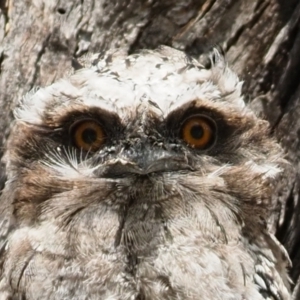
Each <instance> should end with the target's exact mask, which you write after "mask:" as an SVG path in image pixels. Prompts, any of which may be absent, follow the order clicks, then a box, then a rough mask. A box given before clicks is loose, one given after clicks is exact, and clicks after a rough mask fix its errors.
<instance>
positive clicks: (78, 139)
mask: <svg viewBox="0 0 300 300" xmlns="http://www.w3.org/2000/svg"><path fill="white" fill-rule="evenodd" d="M242 85H243V82H242V81H241V80H240V79H239V78H238V76H237V75H236V74H235V73H234V72H233V71H232V70H231V69H230V67H229V66H228V63H227V61H226V58H225V57H224V55H223V54H222V53H221V52H220V51H219V50H217V49H214V50H212V53H211V55H210V64H209V65H207V66H204V65H202V64H201V63H200V62H199V60H198V59H197V58H194V57H190V56H188V55H187V54H186V53H184V52H183V51H180V50H177V49H174V48H171V47H168V46H161V47H159V48H157V49H155V50H146V49H145V50H140V51H138V52H136V53H132V54H127V52H126V51H125V50H124V49H111V50H109V51H107V52H104V53H99V54H95V55H88V56H86V57H85V58H84V59H82V60H81V61H79V62H78V63H77V64H76V68H75V70H74V71H73V72H71V73H68V74H67V75H66V76H65V77H63V78H61V79H59V80H57V81H56V82H54V83H52V84H51V85H49V86H46V87H39V88H35V89H33V90H32V91H30V92H29V93H28V94H27V95H26V96H24V98H23V99H22V100H20V103H19V105H17V107H16V109H15V111H14V116H15V120H14V123H13V125H12V131H11V134H10V136H9V138H8V141H7V143H6V146H5V154H4V157H3V164H4V165H5V170H6V178H7V180H6V183H5V187H4V189H3V191H2V194H1V198H0V299H1V300H4V299H26V300H35V299H78V300H83V299H101V300H121V299H122V300H158V299H160V300H164V299H168V300H182V299H187V300H191V299H197V300H201V299H206V300H207V299H222V300H229V299H230V300H233V299H235V300H237V299H238V300H245V299H255V300H260V299H275V300H285V299H291V281H290V279H289V274H288V272H289V268H290V260H289V257H288V255H287V252H286V250H285V249H284V247H283V246H282V245H281V244H280V242H279V241H278V240H277V239H276V237H275V236H274V235H273V233H272V232H271V230H270V229H269V228H268V220H269V218H270V216H271V214H272V212H273V211H274V209H275V208H274V201H273V200H272V192H273V190H274V188H275V187H276V184H277V181H278V178H280V176H281V175H282V174H283V172H284V170H285V168H286V166H287V165H288V163H287V161H286V160H285V158H284V151H283V150H282V147H281V146H280V145H279V143H278V142H277V141H276V140H275V138H274V137H272V135H271V132H270V131H271V130H270V126H269V123H268V122H267V121H266V120H263V119H261V118H260V117H258V116H257V115H256V114H255V113H254V112H253V111H252V110H251V108H250V107H249V105H248V104H246V103H245V101H244V96H243V93H242Z"/></svg>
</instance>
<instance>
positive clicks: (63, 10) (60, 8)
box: [57, 7, 66, 15]
mask: <svg viewBox="0 0 300 300" xmlns="http://www.w3.org/2000/svg"><path fill="white" fill-rule="evenodd" d="M57 12H58V13H59V14H61V15H64V14H65V13H66V10H65V9H64V8H62V7H59V8H58V9H57Z"/></svg>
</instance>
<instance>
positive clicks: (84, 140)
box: [72, 120, 105, 151]
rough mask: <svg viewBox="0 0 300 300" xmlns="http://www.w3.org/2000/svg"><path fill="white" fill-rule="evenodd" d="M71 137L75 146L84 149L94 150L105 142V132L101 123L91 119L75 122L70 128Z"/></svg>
mask: <svg viewBox="0 0 300 300" xmlns="http://www.w3.org/2000/svg"><path fill="white" fill-rule="evenodd" d="M72 137H73V141H74V144H75V146H76V147H77V148H81V149H83V150H85V151H96V150H98V149H99V148H100V147H101V146H102V145H103V144H104V142H105V134H104V131H103V129H102V127H101V125H100V124H99V123H97V122H95V121H92V120H88V121H82V122H80V123H79V124H76V126H75V128H74V129H73V130H72Z"/></svg>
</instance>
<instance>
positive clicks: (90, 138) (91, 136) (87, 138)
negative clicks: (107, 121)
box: [82, 128, 97, 144]
mask: <svg viewBox="0 0 300 300" xmlns="http://www.w3.org/2000/svg"><path fill="white" fill-rule="evenodd" d="M82 140H83V141H84V142H85V143H86V144H93V143H94V142H96V140H97V132H96V131H95V130H94V129H90V128H87V129H85V130H84V131H83V132H82Z"/></svg>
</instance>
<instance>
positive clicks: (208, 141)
mask: <svg viewBox="0 0 300 300" xmlns="http://www.w3.org/2000/svg"><path fill="white" fill-rule="evenodd" d="M181 136H182V139H183V140H184V141H185V142H186V143H187V144H188V145H189V146H190V147H192V148H197V149H207V148H209V147H210V146H212V145H213V143H214V141H215V138H216V125H215V123H214V121H213V120H211V119H210V118H208V117H205V116H201V115H198V116H192V117H190V118H188V119H187V120H185V121H184V123H183V125H182V128H181Z"/></svg>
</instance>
